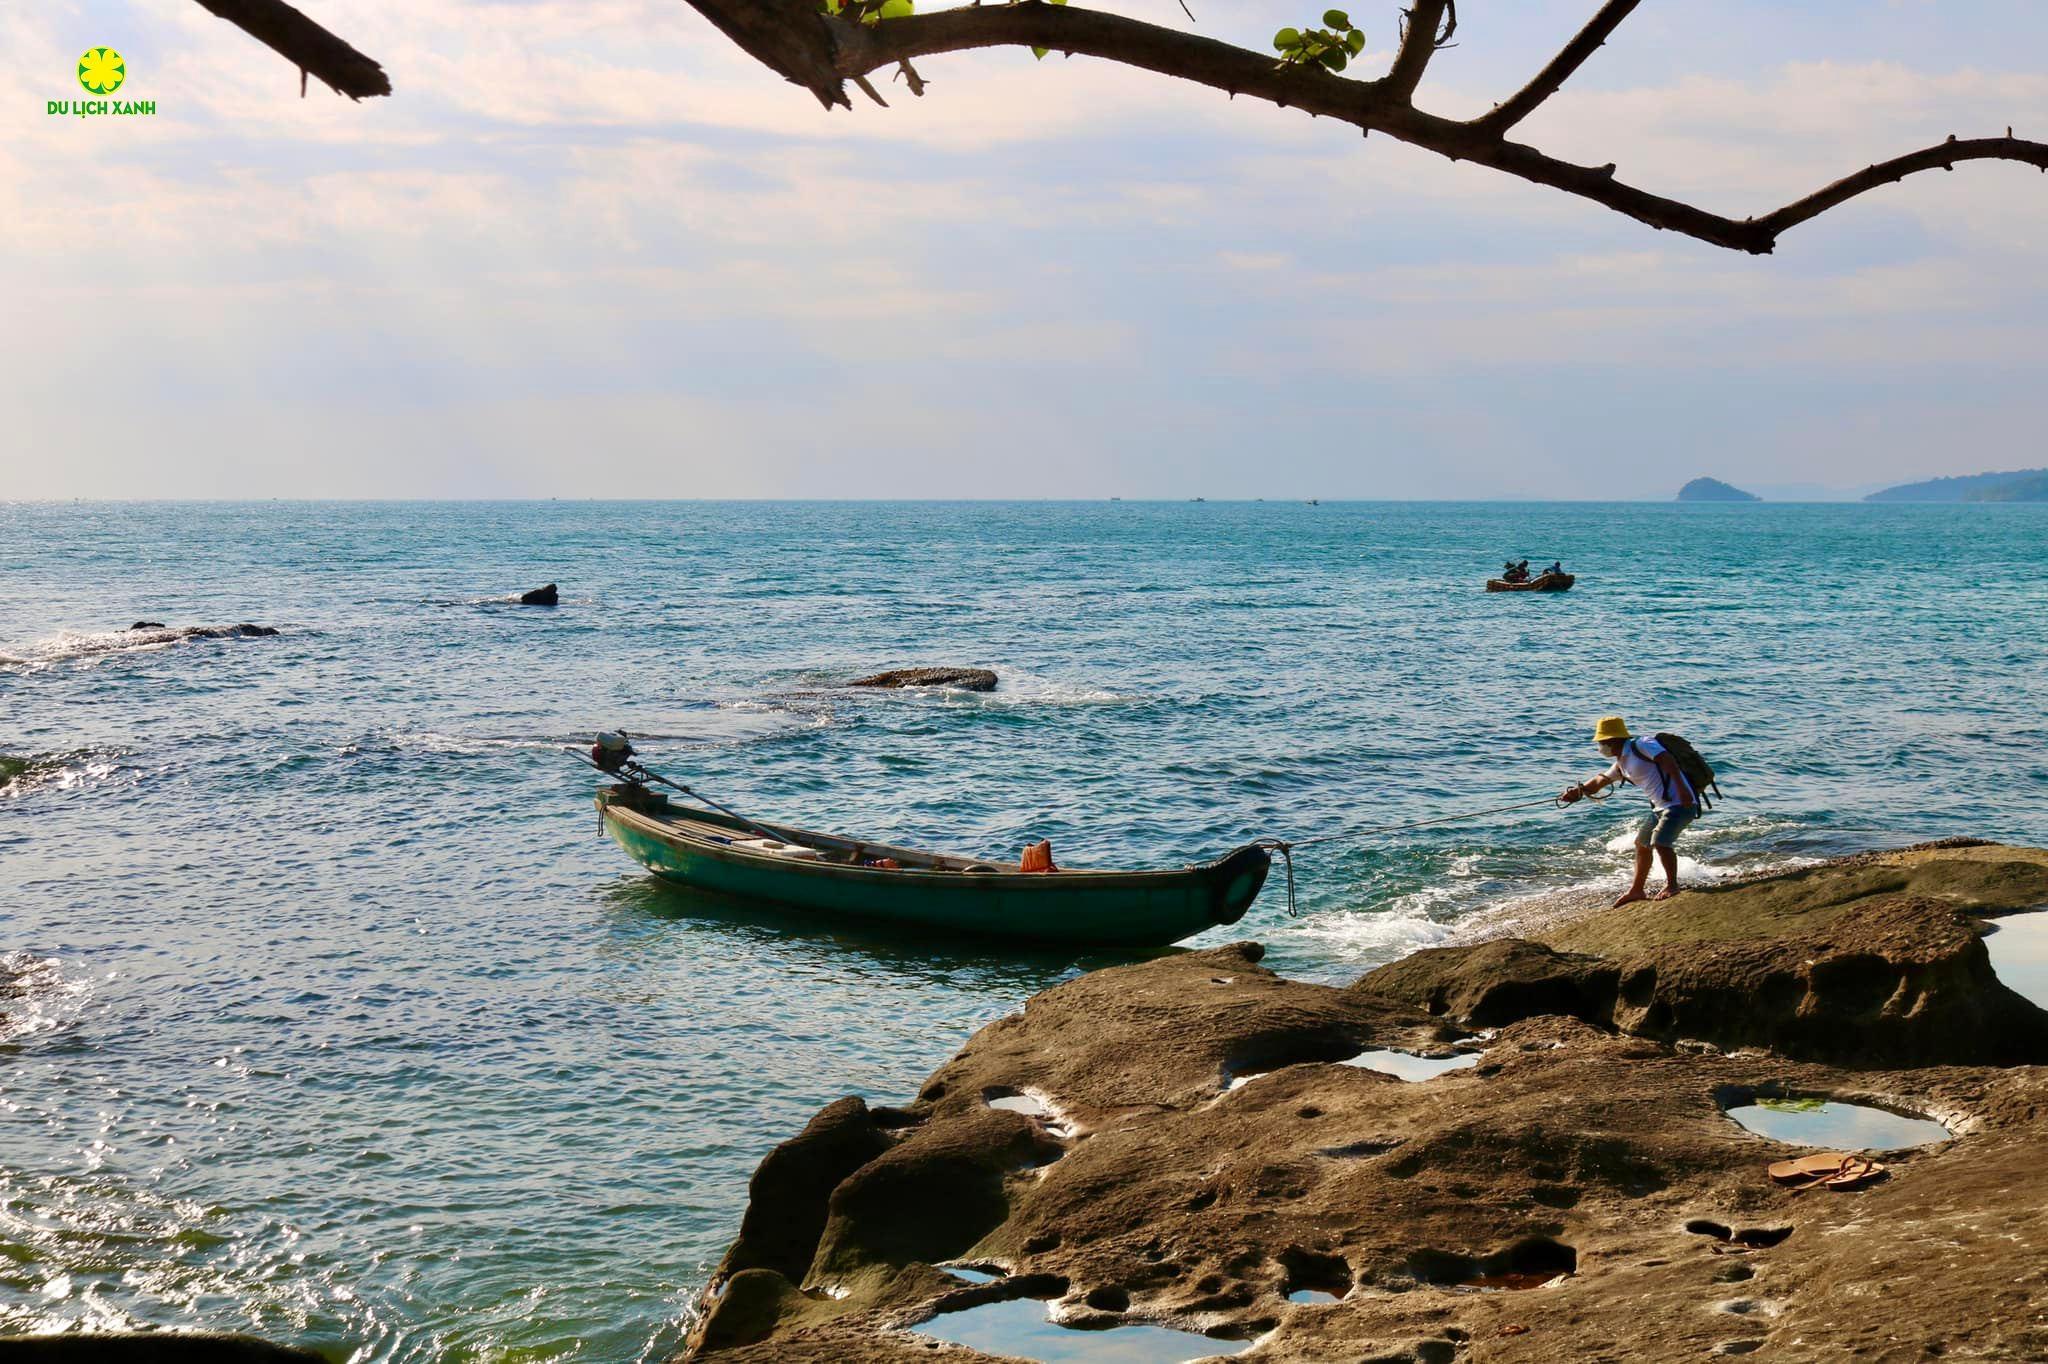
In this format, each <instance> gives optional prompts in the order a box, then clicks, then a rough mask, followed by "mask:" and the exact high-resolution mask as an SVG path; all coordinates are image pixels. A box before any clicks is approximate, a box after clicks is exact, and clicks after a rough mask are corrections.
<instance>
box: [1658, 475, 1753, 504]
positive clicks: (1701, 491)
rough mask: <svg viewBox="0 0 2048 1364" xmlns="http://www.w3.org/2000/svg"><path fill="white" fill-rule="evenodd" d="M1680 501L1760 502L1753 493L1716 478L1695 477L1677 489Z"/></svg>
mask: <svg viewBox="0 0 2048 1364" xmlns="http://www.w3.org/2000/svg"><path fill="white" fill-rule="evenodd" d="M1678 500H1679V501H1680V502H1761V501H1763V499H1762V498H1760V497H1758V496H1757V495H1756V494H1755V493H1749V492H1744V491H1743V490H1742V489H1740V488H1738V487H1736V486H1735V485H1734V484H1732V483H1723V482H1722V481H1721V480H1720V479H1718V478H1696V479H1694V480H1693V481H1692V482H1690V483H1688V484H1686V485H1685V486H1684V487H1683V488H1680V489H1679V490H1678Z"/></svg>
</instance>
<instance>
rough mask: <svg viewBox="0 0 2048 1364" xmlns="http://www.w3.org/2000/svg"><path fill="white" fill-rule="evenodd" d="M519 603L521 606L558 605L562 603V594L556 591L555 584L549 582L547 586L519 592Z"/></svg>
mask: <svg viewBox="0 0 2048 1364" xmlns="http://www.w3.org/2000/svg"><path fill="white" fill-rule="evenodd" d="M519 604H520V605H521V606H556V605H559V604H560V594H559V593H557V592H556V591H555V585H554V584H553V583H549V584H548V585H547V586H546V587H536V588H534V589H533V590H532V591H531V592H521V593H520V594H519Z"/></svg>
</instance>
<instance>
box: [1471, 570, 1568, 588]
mask: <svg viewBox="0 0 2048 1364" xmlns="http://www.w3.org/2000/svg"><path fill="white" fill-rule="evenodd" d="M1577 581H1578V578H1577V577H1576V576H1575V575H1573V574H1570V573H1544V574H1540V575H1538V576H1537V577H1534V578H1531V579H1530V580H1529V581H1528V582H1525V583H1511V582H1509V581H1508V580H1507V579H1505V578H1488V579H1487V580H1486V590H1487V591H1489V592H1569V591H1570V590H1571V586H1572V584H1573V583H1575V582H1577Z"/></svg>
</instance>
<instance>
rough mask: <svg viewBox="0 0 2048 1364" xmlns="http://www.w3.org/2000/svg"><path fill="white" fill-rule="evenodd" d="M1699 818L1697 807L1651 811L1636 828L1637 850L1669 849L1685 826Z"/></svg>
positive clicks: (1681, 806) (1676, 807)
mask: <svg viewBox="0 0 2048 1364" xmlns="http://www.w3.org/2000/svg"><path fill="white" fill-rule="evenodd" d="M1699 817H1700V807H1699V806H1697V805H1674V806H1672V807H1671V808H1670V809H1669V810H1652V811H1650V813H1648V814H1647V815H1644V816H1643V822H1642V823H1641V824H1638V825H1637V826H1636V846H1637V847H1638V848H1669V847H1671V846H1673V845H1674V844H1676V843H1677V842H1678V836H1679V835H1680V834H1682V833H1684V832H1685V826H1686V825H1688V824H1690V823H1692V822H1693V821H1694V820H1696V819H1698V818H1699Z"/></svg>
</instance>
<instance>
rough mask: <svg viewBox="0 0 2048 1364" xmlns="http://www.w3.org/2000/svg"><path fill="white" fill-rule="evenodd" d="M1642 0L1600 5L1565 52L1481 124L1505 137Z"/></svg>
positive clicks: (1480, 122)
mask: <svg viewBox="0 0 2048 1364" xmlns="http://www.w3.org/2000/svg"><path fill="white" fill-rule="evenodd" d="M1638 3H1639V0H1607V3H1606V4H1604V5H1602V6H1600V12H1599V13H1598V14H1595V15H1594V16H1593V17H1592V18H1591V19H1590V20H1588V21H1587V23H1586V26H1585V27H1584V28H1582V29H1580V30H1579V34H1578V36H1577V37H1576V38H1573V39H1572V40H1571V41H1570V42H1568V43H1566V44H1565V45H1564V51H1562V52H1560V53H1558V54H1557V55H1556V56H1555V57H1552V58H1551V59H1550V64H1549V65H1548V66H1546V67H1544V68H1543V69H1542V70H1541V71H1538V72H1537V73H1536V78H1535V79H1534V80H1532V81H1530V82H1529V83H1528V84H1527V85H1525V86H1523V87H1522V88H1521V89H1520V90H1517V91H1516V92H1515V93H1514V94H1513V95H1512V96H1511V97H1510V98H1509V99H1508V101H1507V102H1506V103H1505V104H1497V105H1495V106H1494V108H1493V112H1492V113H1490V114H1486V115H1484V116H1483V117H1481V118H1480V119H1479V120H1478V123H1479V125H1480V126H1481V127H1483V128H1485V129H1486V130H1487V131H1488V132H1490V133H1492V134H1493V135H1494V136H1496V137H1501V136H1505V135H1506V133H1507V131H1508V129H1510V128H1512V127H1514V126H1515V125H1516V124H1517V123H1520V122H1521V121H1522V120H1523V119H1525V118H1527V117H1528V116H1529V115H1531V114H1533V113H1535V112H1536V106H1537V105H1539V104H1541V103H1543V101H1544V100H1547V99H1549V98H1550V97H1551V96H1552V95H1554V94H1556V93H1557V91H1558V87H1559V86H1561V85H1563V84H1564V83H1565V82H1566V81H1568V80H1570V79H1571V78H1572V73H1573V72H1575V71H1577V70H1578V69H1579V68H1580V67H1582V66H1584V65H1585V64H1586V59H1587V58H1588V57H1591V56H1592V55H1593V54H1594V53H1595V52H1597V51H1599V50H1600V47H1601V45H1602V44H1604V43H1605V42H1606V41H1607V39H1608V37H1609V36H1610V35H1611V34H1612V33H1613V32H1614V30H1616V29H1617V28H1620V27H1621V21H1622V20H1624V19H1626V18H1628V16H1629V14H1630V12H1631V11H1633V10H1634V9H1635V7H1636V5H1637V4H1638Z"/></svg>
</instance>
